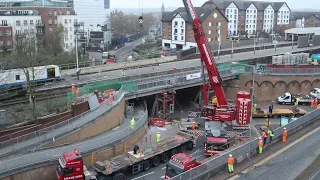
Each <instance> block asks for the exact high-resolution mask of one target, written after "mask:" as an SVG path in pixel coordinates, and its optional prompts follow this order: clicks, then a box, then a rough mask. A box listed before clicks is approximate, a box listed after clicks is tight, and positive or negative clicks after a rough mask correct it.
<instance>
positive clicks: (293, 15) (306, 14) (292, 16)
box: [290, 11, 320, 20]
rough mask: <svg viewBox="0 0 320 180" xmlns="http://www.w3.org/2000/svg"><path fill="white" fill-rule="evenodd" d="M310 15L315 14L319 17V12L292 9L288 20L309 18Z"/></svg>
mask: <svg viewBox="0 0 320 180" xmlns="http://www.w3.org/2000/svg"><path fill="white" fill-rule="evenodd" d="M311 16H315V17H317V18H319V19H320V12H295V11H292V12H291V13H290V20H296V19H302V18H303V17H304V18H309V17H311Z"/></svg>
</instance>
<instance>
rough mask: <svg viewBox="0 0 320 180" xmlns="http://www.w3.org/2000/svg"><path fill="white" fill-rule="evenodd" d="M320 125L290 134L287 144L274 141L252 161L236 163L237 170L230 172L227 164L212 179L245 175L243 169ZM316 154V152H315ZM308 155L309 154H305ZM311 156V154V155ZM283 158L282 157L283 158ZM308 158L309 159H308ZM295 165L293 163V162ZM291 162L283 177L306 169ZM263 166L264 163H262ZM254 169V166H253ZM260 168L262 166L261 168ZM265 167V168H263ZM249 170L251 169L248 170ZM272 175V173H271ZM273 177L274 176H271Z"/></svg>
mask: <svg viewBox="0 0 320 180" xmlns="http://www.w3.org/2000/svg"><path fill="white" fill-rule="evenodd" d="M318 126H320V121H316V122H314V123H312V124H310V125H308V126H306V127H304V129H302V130H300V131H297V132H296V133H294V134H292V135H289V136H288V140H287V143H286V144H283V143H282V142H276V143H274V144H273V145H272V146H267V147H266V148H264V151H263V153H262V154H261V155H257V154H256V155H254V156H252V157H251V161H249V160H244V161H243V162H241V163H240V164H235V166H234V169H235V172H234V173H232V174H230V173H228V172H227V166H226V167H225V169H224V171H221V173H220V174H217V175H215V176H213V177H211V180H225V179H229V178H231V177H233V176H235V175H236V174H239V175H240V177H241V175H243V173H242V171H243V170H246V169H247V168H249V167H250V169H251V168H252V166H253V165H255V164H256V163H259V162H263V161H266V160H265V159H266V158H267V157H269V156H270V155H272V154H275V153H276V152H277V151H279V150H280V149H282V148H284V147H286V146H288V145H289V144H290V143H292V142H293V141H295V140H296V139H298V138H300V137H301V136H303V135H304V134H307V133H308V132H310V131H312V130H313V129H315V128H316V127H318ZM313 154H314V153H313ZM305 156H307V155H305ZM309 157H310V155H309ZM281 159H282V158H281ZM307 160H308V161H307ZM307 160H306V159H305V161H307V162H305V163H306V164H307V163H308V164H311V163H312V160H311V161H310V159H307ZM226 162H227V159H226ZM266 163H267V162H266ZM264 165H265V166H267V167H268V168H267V169H270V168H271V167H273V166H271V165H268V164H264ZM292 165H293V164H292ZM292 165H291V164H285V165H284V166H286V167H288V168H289V169H290V170H287V171H286V172H283V177H287V176H286V175H287V174H295V173H296V172H302V171H303V170H304V169H298V168H297V166H295V168H294V167H292ZM262 166H263V165H262ZM262 166H255V167H254V168H258V167H261V168H262ZM304 168H307V166H305V167H304ZM252 169H253V168H252ZM259 169H260V168H259ZM263 169H265V168H263ZM246 171H248V172H249V170H246ZM257 171H260V172H261V171H262V173H263V172H265V171H266V170H257ZM290 171H291V172H290ZM278 173H281V172H278ZM269 175H270V176H271V175H272V174H269ZM233 179H237V178H233ZM239 179H254V178H252V177H243V178H239ZM263 179H264V178H262V179H261V180H263ZM271 179H272V178H271ZM282 179H283V180H286V179H285V178H282Z"/></svg>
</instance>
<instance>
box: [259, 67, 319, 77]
mask: <svg viewBox="0 0 320 180" xmlns="http://www.w3.org/2000/svg"><path fill="white" fill-rule="evenodd" d="M262 74H265V75H295V76H296V75H319V74H320V68H272V69H266V71H265V72H262Z"/></svg>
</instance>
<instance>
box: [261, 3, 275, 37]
mask: <svg viewBox="0 0 320 180" xmlns="http://www.w3.org/2000/svg"><path fill="white" fill-rule="evenodd" d="M273 26H274V9H273V7H272V6H271V5H269V6H268V7H267V8H266V9H265V10H264V13H263V31H265V32H267V33H270V32H272V30H273V28H274V27H273Z"/></svg>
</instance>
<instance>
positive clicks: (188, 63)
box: [37, 46, 320, 90]
mask: <svg viewBox="0 0 320 180" xmlns="http://www.w3.org/2000/svg"><path fill="white" fill-rule="evenodd" d="M317 47H318V48H319V47H320V46H314V47H312V48H317ZM308 49H310V48H309V47H308V48H297V47H294V49H292V48H291V47H282V48H277V51H275V50H274V49H266V50H261V51H260V50H259V51H256V54H255V55H254V54H253V52H243V53H238V54H234V56H233V58H231V57H230V55H224V56H220V58H219V60H218V59H217V58H215V61H216V63H231V62H238V61H245V60H248V59H253V58H260V57H265V56H273V55H279V54H284V53H287V52H295V51H304V50H308ZM174 65H175V66H176V68H177V69H181V68H186V67H198V66H200V65H201V62H200V59H192V60H184V61H176V62H169V63H162V64H159V66H158V67H142V68H134V69H126V70H124V74H125V76H132V75H142V74H150V73H152V72H157V71H169V70H171V69H172V67H173V66H174ZM92 68H96V67H92ZM123 68H125V66H124V67H123ZM122 73H123V71H122V70H112V71H107V72H99V73H95V74H84V75H80V80H76V77H74V76H71V77H70V78H67V80H65V81H61V82H55V83H51V84H49V85H46V86H43V87H40V88H38V89H37V90H41V89H51V88H54V87H61V86H67V85H70V86H71V85H72V84H74V83H76V84H77V83H81V82H87V81H95V80H97V79H115V78H119V77H122Z"/></svg>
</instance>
